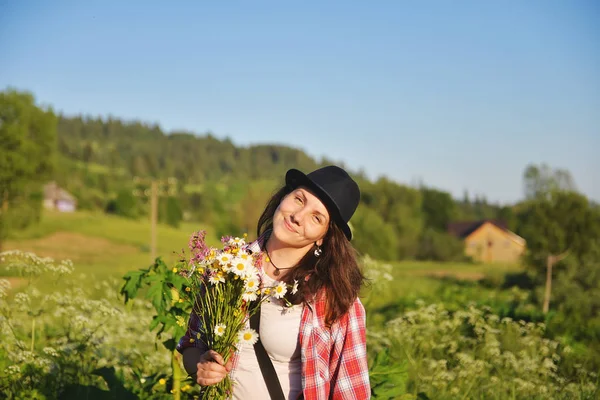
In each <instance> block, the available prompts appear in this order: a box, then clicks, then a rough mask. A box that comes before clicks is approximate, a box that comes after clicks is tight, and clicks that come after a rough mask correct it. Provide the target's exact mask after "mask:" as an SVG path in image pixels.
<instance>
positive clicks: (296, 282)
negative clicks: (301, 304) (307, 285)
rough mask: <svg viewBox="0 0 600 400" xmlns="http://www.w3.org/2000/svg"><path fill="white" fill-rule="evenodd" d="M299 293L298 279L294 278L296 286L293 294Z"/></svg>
mask: <svg viewBox="0 0 600 400" xmlns="http://www.w3.org/2000/svg"><path fill="white" fill-rule="evenodd" d="M296 293H298V281H297V280H295V279H294V286H292V294H296Z"/></svg>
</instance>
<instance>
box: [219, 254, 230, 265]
mask: <svg viewBox="0 0 600 400" xmlns="http://www.w3.org/2000/svg"><path fill="white" fill-rule="evenodd" d="M232 259H233V257H232V256H231V254H229V253H225V252H223V253H221V254H219V256H218V257H217V260H219V264H221V265H222V266H227V265H228V264H229V263H230V262H231V260H232Z"/></svg>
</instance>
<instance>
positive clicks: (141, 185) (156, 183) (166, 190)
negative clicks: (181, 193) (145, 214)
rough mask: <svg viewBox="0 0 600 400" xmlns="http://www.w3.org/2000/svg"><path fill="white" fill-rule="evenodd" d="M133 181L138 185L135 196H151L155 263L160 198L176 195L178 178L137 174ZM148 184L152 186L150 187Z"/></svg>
mask: <svg viewBox="0 0 600 400" xmlns="http://www.w3.org/2000/svg"><path fill="white" fill-rule="evenodd" d="M133 183H134V185H136V186H137V187H136V189H134V191H133V195H134V196H136V197H145V198H150V257H151V258H150V261H151V262H152V263H154V261H155V260H156V255H157V254H156V246H157V225H158V198H159V197H162V196H170V195H174V194H175V193H176V186H177V179H176V178H172V177H171V178H167V179H154V178H140V177H137V176H135V177H134V178H133ZM148 186H150V187H149V188H148ZM142 189H143V190H142Z"/></svg>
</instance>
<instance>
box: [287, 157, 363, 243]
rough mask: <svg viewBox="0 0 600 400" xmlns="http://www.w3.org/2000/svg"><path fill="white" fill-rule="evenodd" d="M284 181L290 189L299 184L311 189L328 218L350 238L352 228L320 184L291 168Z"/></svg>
mask: <svg viewBox="0 0 600 400" xmlns="http://www.w3.org/2000/svg"><path fill="white" fill-rule="evenodd" d="M285 183H286V185H288V186H289V187H290V188H291V189H296V188H297V187H299V186H306V187H307V188H309V189H311V190H312V191H313V192H314V193H315V195H316V196H317V197H318V198H319V199H320V200H321V201H322V202H323V204H325V207H327V211H329V216H330V218H331V219H333V221H334V222H335V223H336V225H337V226H339V227H340V229H341V230H342V232H344V235H346V238H347V239H348V240H352V230H350V226H349V225H348V224H347V223H346V222H345V221H344V220H343V219H342V216H341V214H340V207H339V206H338V204H337V203H336V202H335V200H334V199H333V198H332V197H331V196H330V195H329V194H328V193H327V192H326V191H325V189H323V188H322V187H321V185H319V184H318V183H316V182H314V181H312V180H311V179H310V178H309V177H308V176H307V175H306V174H305V173H304V172H302V171H299V170H297V169H293V168H292V169H290V170H289V171H288V172H287V173H286V174H285Z"/></svg>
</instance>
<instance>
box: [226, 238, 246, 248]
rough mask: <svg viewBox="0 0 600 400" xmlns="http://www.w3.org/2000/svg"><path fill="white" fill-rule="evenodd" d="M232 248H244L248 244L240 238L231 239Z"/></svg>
mask: <svg viewBox="0 0 600 400" xmlns="http://www.w3.org/2000/svg"><path fill="white" fill-rule="evenodd" d="M228 244H229V245H230V246H237V247H241V246H244V245H245V244H246V241H245V240H244V239H242V238H239V237H234V238H231V239H229V243H228Z"/></svg>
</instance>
